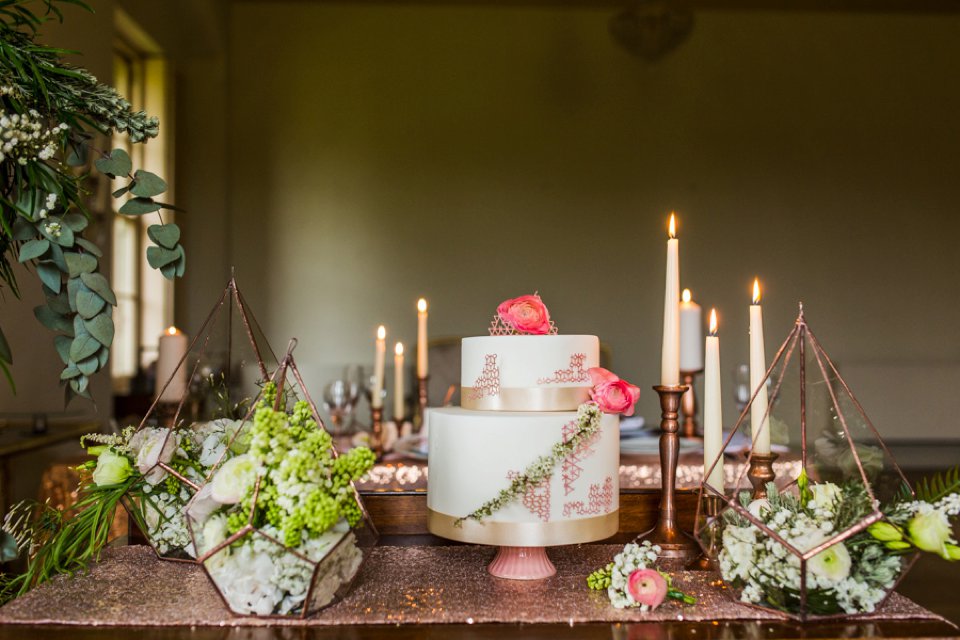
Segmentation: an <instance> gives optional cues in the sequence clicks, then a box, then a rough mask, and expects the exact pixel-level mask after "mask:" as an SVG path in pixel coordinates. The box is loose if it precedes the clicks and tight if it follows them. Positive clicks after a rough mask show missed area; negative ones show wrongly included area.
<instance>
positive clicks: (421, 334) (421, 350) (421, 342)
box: [417, 298, 428, 378]
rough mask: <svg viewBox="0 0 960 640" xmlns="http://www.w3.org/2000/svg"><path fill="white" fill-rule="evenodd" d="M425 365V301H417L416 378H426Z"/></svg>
mask: <svg viewBox="0 0 960 640" xmlns="http://www.w3.org/2000/svg"><path fill="white" fill-rule="evenodd" d="M427 372H428V365H427V301H426V300H424V299H423V298H420V299H419V300H417V377H418V378H426V377H427Z"/></svg>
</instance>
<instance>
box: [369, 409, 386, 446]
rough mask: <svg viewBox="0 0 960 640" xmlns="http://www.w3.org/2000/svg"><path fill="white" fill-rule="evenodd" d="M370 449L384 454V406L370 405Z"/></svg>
mask: <svg viewBox="0 0 960 640" xmlns="http://www.w3.org/2000/svg"><path fill="white" fill-rule="evenodd" d="M370 450H371V451H373V452H374V453H375V454H377V457H378V458H379V457H380V456H382V455H383V408H382V407H370Z"/></svg>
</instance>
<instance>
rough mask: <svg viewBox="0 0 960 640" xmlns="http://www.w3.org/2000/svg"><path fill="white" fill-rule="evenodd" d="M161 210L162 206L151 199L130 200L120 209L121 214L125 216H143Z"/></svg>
mask: <svg viewBox="0 0 960 640" xmlns="http://www.w3.org/2000/svg"><path fill="white" fill-rule="evenodd" d="M159 210H160V205H159V204H157V203H156V202H154V201H153V200H151V199H150V198H130V199H129V200H127V201H126V202H124V203H123V206H121V207H120V213H122V214H123V215H125V216H142V215H143V214H145V213H153V212H154V211H159Z"/></svg>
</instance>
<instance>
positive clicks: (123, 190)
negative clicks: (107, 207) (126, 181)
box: [110, 185, 130, 198]
mask: <svg viewBox="0 0 960 640" xmlns="http://www.w3.org/2000/svg"><path fill="white" fill-rule="evenodd" d="M127 191H130V186H129V185H128V186H126V187H120V188H119V189H117V190H116V191H114V192H113V193H111V194H110V195H112V196H113V197H114V198H119V197H120V196H122V195H123V194H125V193H126V192H127Z"/></svg>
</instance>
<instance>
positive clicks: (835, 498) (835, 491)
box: [810, 482, 843, 509]
mask: <svg viewBox="0 0 960 640" xmlns="http://www.w3.org/2000/svg"><path fill="white" fill-rule="evenodd" d="M810 492H811V493H813V502H814V503H816V506H817V507H820V508H821V509H832V507H833V505H834V504H836V503H837V502H839V501H840V500H841V499H842V498H843V492H842V491H841V490H840V487H838V486H837V485H835V484H833V483H832V482H824V483H823V484H814V485H811V486H810Z"/></svg>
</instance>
